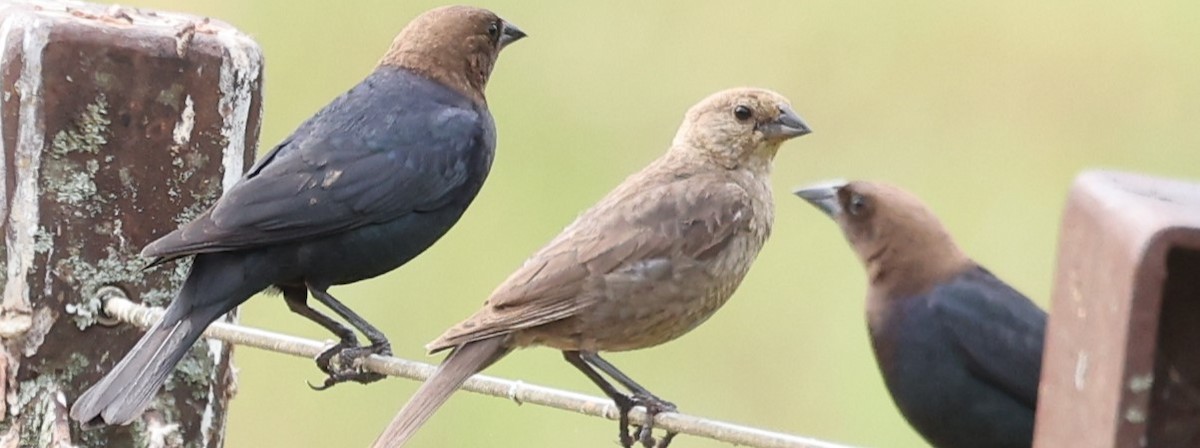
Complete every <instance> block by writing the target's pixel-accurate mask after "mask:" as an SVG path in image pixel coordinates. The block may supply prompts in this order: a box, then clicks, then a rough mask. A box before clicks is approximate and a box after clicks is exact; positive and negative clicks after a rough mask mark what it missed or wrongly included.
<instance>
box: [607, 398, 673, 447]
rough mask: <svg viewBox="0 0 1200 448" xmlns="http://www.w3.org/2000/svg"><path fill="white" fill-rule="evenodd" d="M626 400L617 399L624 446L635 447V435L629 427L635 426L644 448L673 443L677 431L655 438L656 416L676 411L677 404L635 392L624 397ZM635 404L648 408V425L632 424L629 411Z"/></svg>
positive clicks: (638, 438) (622, 444)
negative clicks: (630, 431)
mask: <svg viewBox="0 0 1200 448" xmlns="http://www.w3.org/2000/svg"><path fill="white" fill-rule="evenodd" d="M624 398H625V399H624V400H616V401H617V410H618V412H620V413H621V416H620V420H619V421H618V424H619V425H620V426H621V432H620V438H621V446H622V447H624V448H633V444H634V437H633V435H631V434H630V433H629V427H630V426H633V427H634V429H635V432H636V433H637V442H639V443H641V444H642V446H643V447H644V448H667V446H668V445H670V444H671V440H672V439H674V438H675V435H676V433H674V432H668V433H667V434H666V435H664V436H663V438H662V439H659V440H655V439H654V434H653V432H654V417H655V416H656V415H658V414H660V413H663V412H675V411H676V408H675V404H674V403H671V402H669V401H666V400H663V399H661V398H658V397H656V396H653V395H645V394H634V395H633V396H630V397H624ZM635 406H641V407H643V408H645V409H646V421H647V423H646V425H645V426H642V425H631V424H630V423H629V412H630V411H632V410H633V408H634V407H635Z"/></svg>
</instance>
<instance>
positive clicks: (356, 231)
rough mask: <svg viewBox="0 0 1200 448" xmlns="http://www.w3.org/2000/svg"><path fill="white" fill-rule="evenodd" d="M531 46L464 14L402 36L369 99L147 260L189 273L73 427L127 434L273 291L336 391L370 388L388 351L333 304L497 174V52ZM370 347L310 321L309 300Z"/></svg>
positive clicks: (350, 96)
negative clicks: (316, 349)
mask: <svg viewBox="0 0 1200 448" xmlns="http://www.w3.org/2000/svg"><path fill="white" fill-rule="evenodd" d="M523 37H525V33H524V32H522V31H521V29H520V28H518V27H516V26H515V25H513V24H512V23H509V22H507V21H505V20H503V19H501V18H500V17H498V16H497V15H496V14H495V13H493V12H491V11H488V10H485V9H478V8H472V7H465V6H449V7H442V8H437V9H433V10H430V11H427V12H425V13H423V14H421V15H419V16H417V17H416V18H414V19H413V20H412V21H411V22H410V23H409V24H408V25H406V26H405V27H404V29H403V30H402V31H401V32H400V33H399V34H398V35H397V37H396V38H395V40H394V41H393V42H392V44H391V46H390V47H389V49H388V50H387V52H386V53H385V54H384V56H383V58H382V59H381V60H380V62H379V64H378V65H377V66H376V67H375V69H374V70H373V71H372V72H371V73H370V74H369V75H367V76H366V78H365V79H363V80H362V81H361V82H360V83H358V84H357V85H355V86H354V87H353V88H351V89H350V90H349V91H347V92H345V93H344V94H342V95H341V96H339V97H337V98H336V99H334V100H333V101H332V102H330V103H329V104H328V105H326V106H325V107H324V108H322V109H321V110H320V111H318V112H317V113H316V114H315V115H313V116H312V117H311V118H309V119H308V120H306V121H305V122H303V123H302V124H301V125H300V126H299V127H298V128H297V129H296V130H295V131H294V132H293V133H292V134H291V135H290V136H289V137H287V138H286V139H284V140H283V142H281V143H280V144H279V145H277V146H275V147H274V149H272V150H271V151H270V152H268V153H267V154H266V155H265V156H263V157H262V158H260V159H259V160H258V161H257V162H256V163H255V164H254V165H253V166H252V167H251V168H250V169H249V170H248V171H247V172H246V173H245V174H244V175H243V176H242V177H241V178H240V179H239V181H238V182H237V183H236V184H235V185H233V186H232V187H231V188H230V189H229V190H228V191H226V192H225V193H224V194H223V195H222V196H221V197H220V198H219V199H218V200H217V201H216V203H215V204H213V205H212V207H211V208H209V209H208V210H207V211H205V212H204V213H203V214H201V215H200V216H198V217H197V218H195V219H194V220H192V221H191V222H188V223H186V224H184V225H182V226H181V227H179V228H178V229H176V230H175V231H173V232H170V233H169V234H167V235H165V236H163V237H161V238H159V239H157V240H155V241H153V242H151V243H150V244H148V245H147V246H145V248H144V249H143V250H142V255H143V256H144V257H147V258H150V259H152V261H151V263H150V266H154V265H158V264H162V263H166V262H168V261H171V260H176V259H180V258H184V257H189V256H190V257H193V259H192V265H191V269H190V271H189V273H188V276H187V279H186V280H185V281H184V284H183V286H182V288H181V289H180V290H179V292H178V293H177V294H176V296H175V298H174V299H173V300H172V302H171V303H170V305H169V306H168V307H167V309H166V312H165V314H164V316H163V319H162V321H160V322H159V323H158V324H156V325H155V326H153V327H152V328H151V329H150V330H148V331H147V332H146V333H145V335H144V336H143V337H142V338H141V339H140V340H139V341H138V342H137V344H136V345H135V346H134V347H133V348H132V349H131V350H130V351H129V353H128V354H126V355H125V357H124V358H123V359H121V361H120V362H118V363H117V364H116V366H115V367H113V368H112V370H111V371H109V372H108V374H107V375H105V376H104V377H103V378H102V379H101V380H100V381H99V382H97V383H96V384H95V385H93V386H92V387H91V388H90V389H88V390H87V391H85V392H84V393H83V394H81V395H80V396H79V398H78V399H77V400H75V403H74V404H73V405H72V407H71V412H70V415H71V417H72V418H74V419H75V420H77V421H80V422H84V423H87V424H92V425H97V426H98V425H99V424H109V425H125V424H128V423H130V422H131V421H133V420H134V419H136V418H137V417H138V416H139V415H140V414H141V413H142V411H144V410H145V408H146V407H147V406H148V405H149V403H150V402H151V400H152V399H153V397H154V394H155V392H156V391H157V390H158V389H159V388H160V387H161V386H162V384H163V383H164V382H165V381H166V378H167V376H168V374H170V372H171V371H172V370H173V368H174V366H175V365H176V364H178V363H179V361H180V360H181V359H182V358H183V356H184V355H185V354H186V353H187V351H188V350H189V349H190V348H191V346H192V345H193V343H194V342H195V341H196V339H197V338H199V337H200V334H201V333H202V332H203V331H204V329H205V327H207V326H208V325H209V324H210V323H212V322H213V321H214V320H215V319H217V318H218V317H219V316H221V315H223V314H225V313H227V312H229V311H230V310H232V309H233V308H234V307H236V306H237V305H239V304H241V303H242V302H244V301H246V300H247V299H248V298H250V297H251V296H252V295H254V294H256V293H258V292H260V291H263V290H265V289H278V290H279V291H281V292H282V295H283V298H284V301H285V302H286V303H287V305H288V308H289V309H290V310H291V311H293V312H295V313H297V314H299V315H301V316H304V317H305V318H307V319H309V320H312V321H313V322H315V323H317V324H319V325H321V326H322V327H324V328H326V329H327V330H329V331H330V332H332V333H334V334H335V335H336V336H337V337H338V338H339V342H338V343H337V344H336V345H333V346H332V347H330V348H329V349H328V350H325V351H324V352H323V353H322V354H321V355H319V356H318V357H317V359H316V361H317V365H318V366H319V367H320V369H321V370H322V371H324V372H325V373H326V374H327V375H328V377H327V378H326V379H325V382H324V384H323V385H322V386H320V387H314V388H316V389H324V388H328V387H330V386H332V385H334V384H338V383H340V382H344V381H356V382H360V383H368V382H371V381H375V380H378V379H379V378H381V377H382V376H380V375H378V374H375V373H371V372H364V371H361V370H359V369H358V368H357V366H356V364H357V362H356V361H357V360H361V358H363V357H365V356H368V355H370V354H383V355H386V354H390V353H391V346H390V343H389V342H388V340H387V338H386V337H385V336H384V335H383V333H382V332H380V331H379V330H378V329H376V328H375V327H374V326H372V325H371V324H370V323H368V322H367V321H366V320H365V319H363V318H362V317H361V316H359V315H358V314H357V313H355V312H354V311H353V310H351V309H350V308H348V307H346V306H345V305H343V304H342V303H341V302H340V301H338V300H337V299H336V298H334V297H333V296H332V295H330V294H329V292H328V291H327V290H328V288H329V287H330V286H332V285H343V284H347V283H353V282H357V281H360V280H364V279H368V278H372V277H376V276H378V275H381V274H384V273H386V272H389V271H391V270H393V269H395V268H397V267H400V266H401V265H403V264H405V263H407V262H408V261H409V260H411V259H413V258H414V257H416V256H417V255H419V254H421V253H422V252H424V251H425V250H426V249H428V248H429V247H430V246H431V245H433V244H434V243H435V242H436V241H437V240H438V239H439V238H441V237H442V235H444V234H445V233H446V231H447V230H449V229H450V228H451V227H452V226H453V225H454V224H455V223H456V222H457V221H458V220H459V218H460V217H461V216H462V214H463V212H464V211H465V210H466V209H467V207H468V206H469V205H470V204H471V202H472V201H473V200H474V198H475V196H476V194H477V193H478V192H479V190H480V188H481V187H482V185H483V183H484V180H485V179H486V178H487V175H488V172H489V171H490V169H491V164H492V159H493V156H494V151H495V146H496V127H495V123H494V121H493V118H492V116H491V113H490V112H489V110H488V104H487V100H486V99H485V96H484V87H485V86H486V84H487V81H488V79H489V77H490V75H491V72H492V69H493V67H494V64H495V63H496V59H497V57H498V56H499V54H500V51H501V50H502V49H504V48H505V47H506V46H508V45H509V44H512V43H513V42H515V41H517V40H520V39H521V38H523ZM310 293H311V294H312V296H313V297H314V298H315V299H316V300H317V301H318V302H320V303H322V304H324V305H325V306H327V307H328V308H330V309H331V310H333V311H334V312H335V313H337V314H338V315H339V316H341V317H342V318H343V319H345V320H346V321H347V322H348V323H350V324H351V325H352V326H354V327H355V328H357V329H358V330H359V331H361V332H363V334H364V335H365V336H366V337H367V338H368V339H369V340H370V342H371V344H370V345H368V346H359V344H358V340H357V337H356V336H355V334H354V331H353V330H351V329H350V328H347V327H346V326H344V325H343V324H341V323H339V322H338V321H337V320H335V319H334V318H332V317H329V316H327V315H325V314H322V313H321V312H318V311H317V310H315V309H313V308H311V307H309V305H308V303H307V301H308V295H309V294H310Z"/></svg>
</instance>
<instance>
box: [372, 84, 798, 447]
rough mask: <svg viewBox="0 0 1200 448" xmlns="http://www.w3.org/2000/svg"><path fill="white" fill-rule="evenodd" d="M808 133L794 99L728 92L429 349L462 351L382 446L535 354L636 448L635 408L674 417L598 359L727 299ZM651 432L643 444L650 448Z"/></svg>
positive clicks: (401, 439)
mask: <svg viewBox="0 0 1200 448" xmlns="http://www.w3.org/2000/svg"><path fill="white" fill-rule="evenodd" d="M807 133H809V128H808V126H807V125H806V124H805V123H804V121H803V120H801V119H800V117H798V116H797V115H796V114H795V112H793V111H792V109H791V106H789V104H788V101H787V99H785V98H784V97H782V96H780V95H779V94H777V93H774V92H770V91H767V90H761V89H749V88H741V89H732V90H727V91H723V92H719V93H716V94H714V95H712V96H709V97H708V98H706V99H704V100H703V101H701V102H700V103H699V104H697V105H695V106H694V107H692V108H691V110H689V111H688V113H687V116H686V117H685V119H684V122H683V125H682V126H680V128H679V131H678V133H677V134H676V135H675V140H674V142H673V143H672V145H671V147H670V149H668V150H667V153H666V154H665V155H663V156H662V157H660V158H659V159H658V160H655V161H654V162H652V163H651V164H650V165H649V166H647V167H646V168H645V169H643V170H642V171H641V172H639V173H637V174H634V175H633V176H630V177H629V178H628V179H626V180H625V182H623V183H621V185H619V186H617V188H616V189H615V190H613V191H612V192H611V193H609V194H608V196H606V197H605V198H604V199H602V200H601V201H600V202H599V203H598V204H596V205H595V206H593V207H592V208H591V209H589V210H588V211H586V212H584V213H583V214H582V215H581V216H579V218H578V219H576V220H575V222H574V223H572V224H571V225H570V226H567V228H566V229H565V230H563V232H562V233H561V234H559V235H558V237H556V238H554V240H552V241H551V242H550V243H549V244H548V245H546V246H545V247H543V248H542V249H541V250H540V251H538V252H537V253H536V254H534V255H533V256H532V257H531V258H529V260H527V261H526V262H525V264H524V265H523V266H521V268H520V269H518V270H517V271H516V272H515V273H513V274H512V275H511V276H509V278H508V279H507V280H505V281H504V283H502V284H501V285H500V286H499V287H498V288H496V290H495V291H494V292H493V293H492V295H491V297H490V298H488V300H487V301H486V302H484V306H483V309H481V310H479V311H478V312H477V313H475V315H473V316H471V317H470V318H468V319H467V320H466V321H463V322H462V323H460V324H458V325H456V326H454V327H453V328H451V329H449V330H448V331H446V333H445V334H443V335H442V336H441V337H439V338H438V339H437V340H435V341H433V342H432V343H430V344H429V345H427V348H429V350H430V351H432V352H438V351H442V350H447V349H451V350H452V351H451V352H450V355H449V356H447V357H446V360H445V361H444V362H442V365H441V367H439V368H438V371H437V372H436V373H435V374H434V375H433V377H431V378H430V379H429V380H428V381H426V382H425V384H424V385H422V386H421V388H420V389H419V390H418V391H417V393H416V394H415V395H414V396H413V397H412V399H411V400H409V402H408V404H407V405H405V406H404V409H402V410H401V411H400V413H399V414H397V415H396V417H395V418H394V419H393V420H392V422H391V424H390V425H389V426H388V428H387V429H386V430H385V432H384V433H383V434H382V435H381V436H380V437H379V439H378V440H376V442H375V446H376V447H396V446H400V445H403V444H404V443H405V441H407V440H408V439H409V438H410V437H412V435H413V433H415V432H416V430H417V428H418V427H420V425H421V424H423V423H424V422H425V421H426V420H428V419H429V417H430V416H431V415H432V414H433V413H434V412H435V411H436V410H437V408H438V407H440V406H441V405H442V403H444V402H445V401H446V400H447V399H449V398H450V395H451V394H452V393H454V391H455V390H456V389H458V387H459V386H461V385H462V383H463V382H464V381H465V380H466V379H467V378H468V377H469V376H471V375H472V374H474V373H476V372H479V371H480V370H482V369H484V368H485V367H487V366H488V365H490V364H491V363H493V362H495V361H496V360H498V359H500V358H501V357H502V356H504V355H506V354H508V353H509V352H510V351H512V350H513V349H516V348H521V347H527V346H532V345H544V346H548V347H552V348H555V349H558V350H561V351H562V352H563V356H564V357H565V358H566V360H567V361H568V362H570V363H571V365H573V366H575V367H576V368H578V369H579V370H581V371H582V372H583V373H584V374H585V375H587V377H588V378H589V379H591V380H592V381H593V382H595V383H596V384H597V385H598V386H599V387H600V388H601V390H603V391H604V393H605V394H606V395H608V396H609V397H610V398H612V399H613V401H614V402H615V403H616V405H617V407H618V408H619V410H620V414H621V423H620V425H621V426H620V437H621V444H622V445H623V446H625V447H630V446H632V445H633V443H634V440H633V439H634V438H633V436H631V435H630V434H629V432H628V426H629V420H628V413H629V411H630V410H631V409H632V408H633V407H634V406H635V405H642V406H645V407H646V408H647V412H648V413H649V414H651V422H653V414H655V413H657V412H662V411H671V410H674V406H673V405H672V404H670V403H668V402H666V401H663V400H661V399H659V398H658V397H656V396H654V395H653V394H651V393H650V392H649V391H647V390H646V389H645V388H644V387H642V386H640V385H638V384H637V383H636V382H634V381H633V380H631V379H630V378H629V377H628V376H626V375H624V374H623V373H621V372H620V371H619V370H617V369H616V368H615V367H613V366H612V365H611V364H609V363H608V362H607V361H605V360H604V359H602V358H600V356H599V355H598V354H597V353H598V352H601V351H624V350H636V349H642V348H647V347H653V346H655V345H658V344H662V343H664V342H667V341H670V340H672V339H675V338H677V337H679V336H681V335H683V334H684V333H687V332H688V331H689V330H691V329H693V328H695V327H696V326H697V325H700V323H702V322H704V321H705V320H706V319H708V318H709V317H710V316H712V314H713V313H714V312H715V311H716V310H717V309H718V308H720V307H721V305H723V304H724V303H725V301H726V300H727V299H729V297H730V295H732V294H733V292H734V290H735V289H737V286H738V284H739V283H740V282H741V281H742V278H743V277H744V276H745V275H746V272H747V271H748V270H749V269H750V265H751V263H752V262H753V261H754V258H755V257H756V256H757V255H758V251H759V249H761V248H762V245H763V243H764V242H765V241H766V239H767V236H768V234H770V231H771V222H772V220H773V218H774V206H773V202H772V199H771V190H770V185H769V182H768V181H769V178H768V175H769V173H770V170H771V160H772V159H773V158H774V157H775V153H776V151H777V150H778V149H779V146H780V145H781V144H782V143H783V142H784V141H786V140H788V139H791V138H793V137H797V136H800V135H804V134H807ZM600 372H603V373H605V374H607V375H609V376H610V377H612V378H613V379H614V380H616V381H617V382H618V383H620V384H621V385H622V386H624V387H625V388H626V389H628V390H629V391H630V392H631V394H625V393H622V392H620V391H618V390H617V389H616V387H614V386H613V385H612V384H611V383H609V382H608V381H607V380H605V379H604V378H603V377H602V376H601V375H600ZM650 429H651V428H649V427H647V428H643V429H642V431H641V434H640V436H639V439H641V441H642V443H643V444H644V445H647V446H652V445H653V444H654V440H653V437H652V436H651V434H650ZM671 436H672V434H668V435H667V437H666V438H664V440H663V443H662V444H661V446H666V444H667V443H669V441H670V437H671Z"/></svg>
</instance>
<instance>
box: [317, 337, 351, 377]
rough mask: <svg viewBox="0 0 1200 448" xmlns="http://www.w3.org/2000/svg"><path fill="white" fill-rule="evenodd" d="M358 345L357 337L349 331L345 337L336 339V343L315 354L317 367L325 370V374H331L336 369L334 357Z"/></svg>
mask: <svg viewBox="0 0 1200 448" xmlns="http://www.w3.org/2000/svg"><path fill="white" fill-rule="evenodd" d="M357 347H358V338H357V337H355V336H354V333H350V334H349V335H347V336H346V337H344V338H342V340H341V341H338V343H337V344H333V346H331V347H329V348H327V349H325V350H324V351H322V352H321V354H319V355H317V359H316V361H317V368H318V369H321V371H322V372H325V374H326V375H333V374H334V373H335V372H337V371H338V369H337V368H336V367H335V366H334V363H333V361H334V357H335V356H337V355H339V354H341V353H342V352H344V351H346V350H349V349H351V348H357Z"/></svg>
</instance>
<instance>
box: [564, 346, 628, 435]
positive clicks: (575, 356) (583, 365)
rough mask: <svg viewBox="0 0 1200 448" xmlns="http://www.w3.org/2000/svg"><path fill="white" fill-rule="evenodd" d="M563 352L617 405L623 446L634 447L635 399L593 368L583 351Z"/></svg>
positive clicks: (569, 360)
mask: <svg viewBox="0 0 1200 448" xmlns="http://www.w3.org/2000/svg"><path fill="white" fill-rule="evenodd" d="M562 353H563V358H565V359H566V360H567V362H569V363H571V365H573V366H575V368H576V369H579V371H580V372H583V374H584V375H586V376H587V377H588V379H589V380H592V382H593V383H596V385H597V386H599V387H600V390H601V391H603V392H604V395H607V396H608V398H610V399H612V401H613V403H614V404H616V405H617V416H618V417H617V418H618V420H617V424H618V425H619V427H620V431H619V433H618V435H619V437H620V439H621V446H622V447H624V448H632V447H633V436H631V435H629V411H632V410H633V406H634V403H633V399H632V398H630V397H629V396H628V395H625V394H623V393H621V391H619V390H617V388H616V387H613V385H612V383H609V382H608V380H606V379H604V377H603V376H600V373H599V372H596V369H593V368H592V366H591V365H589V364H588V363H587V361H584V359H583V356H584V353H583V352H577V351H564V352H562Z"/></svg>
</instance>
